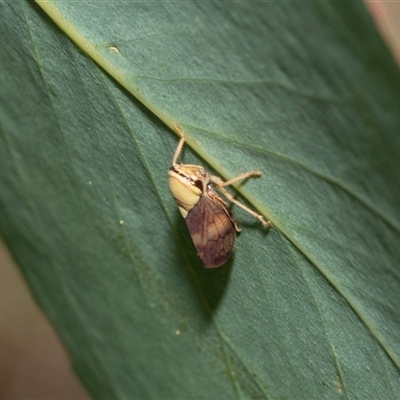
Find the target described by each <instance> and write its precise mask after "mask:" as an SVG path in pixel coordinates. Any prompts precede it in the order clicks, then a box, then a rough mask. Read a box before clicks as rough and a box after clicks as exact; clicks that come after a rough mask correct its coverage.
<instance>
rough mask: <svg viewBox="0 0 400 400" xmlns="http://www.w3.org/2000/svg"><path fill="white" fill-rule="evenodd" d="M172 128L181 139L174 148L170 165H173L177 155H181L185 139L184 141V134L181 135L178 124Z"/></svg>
mask: <svg viewBox="0 0 400 400" xmlns="http://www.w3.org/2000/svg"><path fill="white" fill-rule="evenodd" d="M173 128H174V130H175V132H176V133H177V134H178V135H179V136H180V137H181V140H180V141H179V143H178V146H177V147H176V150H175V153H174V156H173V157H172V165H175V164H176V161H177V160H178V157H179V155H180V154H181V153H182V149H183V145H184V144H185V140H186V139H185V134H184V133H183V131H182V129H181V128H180V127H179V125H178V124H174V126H173Z"/></svg>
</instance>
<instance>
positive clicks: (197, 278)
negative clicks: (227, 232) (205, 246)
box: [175, 214, 235, 318]
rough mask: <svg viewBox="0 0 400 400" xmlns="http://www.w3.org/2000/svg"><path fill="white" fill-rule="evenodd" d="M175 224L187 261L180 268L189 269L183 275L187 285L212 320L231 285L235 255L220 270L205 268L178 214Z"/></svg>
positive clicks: (184, 257)
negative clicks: (190, 287)
mask: <svg viewBox="0 0 400 400" xmlns="http://www.w3.org/2000/svg"><path fill="white" fill-rule="evenodd" d="M175 224H176V225H175V226H176V227H177V231H178V236H179V241H180V242H181V246H182V247H181V246H179V247H180V251H181V252H182V253H184V254H182V256H183V259H184V260H186V262H185V263H182V265H181V266H180V267H181V268H182V269H188V271H185V273H184V274H183V275H184V276H186V279H185V280H186V281H187V282H186V283H187V284H190V285H191V286H192V288H193V292H194V293H196V294H197V300H198V305H199V307H201V308H202V309H203V310H204V316H205V318H211V317H212V314H213V313H214V311H215V310H216V309H217V308H218V305H219V303H220V302H221V300H222V298H223V297H224V293H225V290H226V287H227V285H228V284H229V277H230V273H231V270H232V266H233V262H234V259H235V254H234V253H233V254H232V256H231V257H230V259H229V260H228V261H227V262H226V263H225V264H224V265H223V266H221V267H219V268H204V266H203V265H202V263H201V261H200V259H199V257H198V255H197V253H196V249H195V247H194V245H193V243H192V240H191V238H190V236H189V235H188V230H187V227H186V225H185V223H184V221H183V220H182V218H181V217H180V215H178V214H177V215H176V221H175ZM182 248H183V249H184V250H182Z"/></svg>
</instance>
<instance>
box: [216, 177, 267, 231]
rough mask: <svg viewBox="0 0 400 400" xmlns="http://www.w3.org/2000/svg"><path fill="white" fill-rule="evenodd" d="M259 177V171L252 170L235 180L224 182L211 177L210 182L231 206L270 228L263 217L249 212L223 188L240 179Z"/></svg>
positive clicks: (248, 209)
mask: <svg viewBox="0 0 400 400" xmlns="http://www.w3.org/2000/svg"><path fill="white" fill-rule="evenodd" d="M259 175H261V172H260V171H259V170H254V171H250V172H245V173H243V174H240V175H238V176H236V177H235V178H232V179H230V180H229V181H226V182H224V181H223V180H222V179H221V178H219V177H218V176H212V177H211V180H212V182H214V184H215V186H216V188H217V189H218V190H219V191H220V192H221V193H222V194H223V195H224V196H225V197H226V198H227V199H228V200H229V201H230V202H231V203H233V204H236V205H237V206H238V207H240V208H241V209H243V210H245V211H247V212H248V213H249V214H250V215H252V216H253V217H254V218H257V219H258V220H259V221H260V222H261V223H262V224H263V225H264V226H270V225H271V222H270V221H266V220H265V219H264V217H263V216H262V215H261V214H257V213H256V212H255V211H253V210H251V209H250V208H249V207H247V206H245V205H244V204H242V203H241V202H240V201H238V200H236V199H235V198H234V197H233V196H232V195H231V194H230V193H229V192H228V191H227V190H226V189H225V188H224V186H228V185H231V184H232V183H234V182H237V181H239V180H242V179H246V178H249V177H250V176H259Z"/></svg>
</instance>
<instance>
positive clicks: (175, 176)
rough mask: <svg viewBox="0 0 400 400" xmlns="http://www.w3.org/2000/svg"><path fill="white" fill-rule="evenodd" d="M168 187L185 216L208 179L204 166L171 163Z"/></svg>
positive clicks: (196, 201)
mask: <svg viewBox="0 0 400 400" xmlns="http://www.w3.org/2000/svg"><path fill="white" fill-rule="evenodd" d="M168 176H169V189H170V190H171V193H172V196H173V198H174V200H175V201H176V203H177V204H178V206H179V211H180V212H181V214H182V216H183V217H184V218H186V216H187V214H188V212H189V211H190V210H191V209H192V208H193V207H194V206H195V205H196V204H197V203H198V201H199V199H200V197H201V196H202V194H203V192H204V190H205V189H206V188H207V185H208V183H209V181H210V178H209V175H208V174H207V172H206V171H205V170H204V168H202V167H200V166H198V165H173V166H172V167H171V168H170V169H169V171H168Z"/></svg>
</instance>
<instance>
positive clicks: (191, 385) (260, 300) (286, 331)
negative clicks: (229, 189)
mask: <svg viewBox="0 0 400 400" xmlns="http://www.w3.org/2000/svg"><path fill="white" fill-rule="evenodd" d="M38 3H39V5H40V7H41V8H42V9H43V11H42V10H41V9H40V8H39V7H38V6H37V5H35V4H34V3H32V2H27V1H21V2H15V3H1V4H0V18H1V24H0V35H1V37H2V38H4V40H3V42H4V43H3V46H2V47H1V50H0V52H1V57H0V59H1V62H0V69H1V70H0V84H1V89H0V124H1V125H0V143H1V144H0V166H1V169H2V172H3V173H2V175H1V177H0V193H1V196H0V229H1V232H2V235H3V236H4V238H5V240H6V242H7V244H8V246H9V247H10V249H11V251H12V253H13V255H14V257H15V259H16V260H17V262H18V263H19V265H20V266H21V269H22V271H23V273H24V276H25V278H26V279H27V281H28V283H29V285H30V288H31V290H32V292H33V294H34V295H35V297H36V299H37V301H38V302H39V303H40V305H41V306H42V308H43V309H44V310H45V312H46V313H47V315H48V317H49V318H50V320H51V321H52V322H53V324H54V325H55V327H56V329H57V330H58V332H59V334H60V335H61V337H62V339H63V341H64V343H65V345H66V346H67V348H68V350H69V353H70V355H71V361H72V363H73V366H74V368H75V371H76V372H77V374H78V375H79V377H80V379H81V380H82V381H83V383H84V384H85V386H86V387H87V389H88V390H89V392H90V393H91V395H92V396H93V397H95V398H154V399H158V398H168V399H176V398H204V399H217V398H227V399H232V398H252V399H254V398H266V399H278V398H287V399H334V398H362V399H377V398H381V399H396V398H399V393H400V378H399V376H400V374H399V367H400V344H399V332H400V311H399V307H398V304H399V301H400V270H399V261H400V245H399V244H400V240H399V239H400V209H399V198H400V185H399V183H400V168H399V155H400V137H399V135H398V132H399V131H400V119H399V115H398V109H399V107H400V79H399V73H398V70H397V68H396V66H395V65H394V63H393V61H392V60H391V58H390V56H389V54H388V52H387V50H386V48H385V47H384V45H383V44H382V42H381V40H380V38H379V37H378V36H377V33H376V32H375V29H374V27H373V25H372V23H371V21H370V19H369V16H368V14H367V12H366V11H365V9H364V8H363V6H362V5H361V4H359V3H340V4H337V3H335V2H318V3H281V4H275V3H252V2H239V3H225V2H215V3H212V2H189V1H188V2H159V3H158V2H154V3H153V2H152V3H137V2H111V3H107V2H99V3H97V2H83V1H81V2H65V1H55V0H54V1H46V2H38ZM46 13H47V14H46ZM59 28H61V30H60V29H59ZM62 31H64V32H62ZM67 36H68V37H69V38H71V39H72V41H71V40H70V39H68V38H67ZM77 46H79V47H80V48H81V49H82V50H83V51H84V53H83V52H82V51H80V50H78V48H77ZM176 122H179V124H180V125H181V127H182V128H183V129H184V130H185V132H186V134H187V138H188V147H187V148H186V150H185V152H184V155H183V161H184V162H185V163H200V164H202V165H205V166H207V168H209V169H210V171H211V172H212V173H215V174H217V175H220V176H222V177H223V178H225V179H228V178H230V177H232V176H235V175H236V174H238V173H240V172H243V171H245V170H250V169H253V168H255V167H259V168H260V169H261V170H262V171H263V176H262V177H261V178H259V179H253V180H249V181H248V182H246V184H245V185H240V186H239V187H237V191H236V194H237V195H238V197H239V198H240V199H241V200H242V201H245V202H247V203H248V204H249V205H250V206H251V207H252V208H255V209H256V210H258V212H260V213H262V214H263V215H264V216H265V217H266V218H268V219H270V220H271V222H272V225H273V226H272V228H271V229H270V230H269V231H268V230H265V229H263V228H262V227H260V225H259V223H257V222H256V221H255V220H253V219H252V217H251V216H248V215H246V214H245V213H244V212H242V211H241V210H239V209H237V207H236V208H234V209H233V213H234V215H235V218H236V219H237V220H238V222H239V224H240V226H241V227H242V233H241V234H240V236H239V237H238V239H237V241H236V246H235V251H234V255H233V257H232V258H231V260H230V261H229V262H228V264H227V265H226V266H224V267H222V268H220V269H217V270H204V269H202V267H201V265H200V262H199V260H198V259H197V256H196V254H195V250H194V248H193V245H192V243H191V240H190V237H189V236H188V234H187V230H186V227H185V224H184V221H183V220H182V218H181V217H180V215H179V212H178V209H177V207H176V205H175V204H174V201H173V199H172V198H171V196H170V194H169V191H168V186H167V174H166V171H167V169H168V168H169V166H170V163H171V158H172V155H173V152H174V149H175V146H176V144H177V138H176V136H174V135H173V133H172V132H171V130H170V129H169V128H168V126H169V127H170V128H171V127H172V126H173V124H174V123H176Z"/></svg>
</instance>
